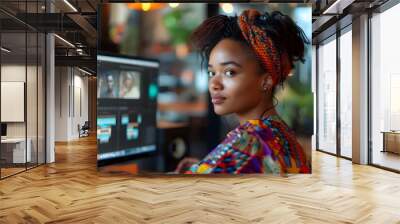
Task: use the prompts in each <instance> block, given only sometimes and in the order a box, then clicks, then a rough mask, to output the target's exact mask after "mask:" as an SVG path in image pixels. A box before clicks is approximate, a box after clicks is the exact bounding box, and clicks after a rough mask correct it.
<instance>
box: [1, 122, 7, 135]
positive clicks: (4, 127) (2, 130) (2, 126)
mask: <svg viewBox="0 0 400 224" xmlns="http://www.w3.org/2000/svg"><path fill="white" fill-rule="evenodd" d="M6 136H7V124H6V123H1V137H6Z"/></svg>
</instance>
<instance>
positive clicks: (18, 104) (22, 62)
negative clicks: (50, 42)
mask: <svg viewBox="0 0 400 224" xmlns="http://www.w3.org/2000/svg"><path fill="white" fill-rule="evenodd" d="M25 41H26V33H25V32H19V33H17V32H15V33H14V32H8V33H5V32H3V33H2V34H1V46H2V47H3V49H7V50H6V51H5V50H1V54H2V55H1V122H2V124H3V129H4V132H3V133H2V140H1V161H2V164H1V165H2V170H1V173H2V177H5V176H9V175H12V174H15V173H17V172H21V171H23V170H25V163H26V161H27V158H28V160H29V158H30V151H29V150H28V151H26V120H25V89H26V69H27V67H26V43H25ZM28 149H29V148H28Z"/></svg>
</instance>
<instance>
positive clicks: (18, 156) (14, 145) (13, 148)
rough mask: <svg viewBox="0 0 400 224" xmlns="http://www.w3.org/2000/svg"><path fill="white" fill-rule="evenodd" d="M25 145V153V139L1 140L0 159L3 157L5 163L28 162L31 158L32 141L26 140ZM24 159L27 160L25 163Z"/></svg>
mask: <svg viewBox="0 0 400 224" xmlns="http://www.w3.org/2000/svg"><path fill="white" fill-rule="evenodd" d="M27 143H28V144H27V147H26V151H25V138H5V139H1V147H2V148H1V157H3V159H5V160H6V163H25V162H30V161H31V158H32V154H31V145H32V141H31V139H30V138H28V139H27ZM25 152H26V154H25ZM11 154H12V155H11ZM3 155H4V156H3ZM11 158H12V159H11ZM25 158H27V161H25Z"/></svg>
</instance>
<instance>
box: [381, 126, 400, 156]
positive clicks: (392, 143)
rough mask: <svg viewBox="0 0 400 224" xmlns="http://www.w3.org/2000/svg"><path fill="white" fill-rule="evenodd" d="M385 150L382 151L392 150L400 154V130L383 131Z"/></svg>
mask: <svg viewBox="0 0 400 224" xmlns="http://www.w3.org/2000/svg"><path fill="white" fill-rule="evenodd" d="M381 133H382V134H383V150H382V152H392V153H397V154H400V131H382V132H381Z"/></svg>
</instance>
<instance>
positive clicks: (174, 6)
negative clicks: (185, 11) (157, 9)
mask: <svg viewBox="0 0 400 224" xmlns="http://www.w3.org/2000/svg"><path fill="white" fill-rule="evenodd" d="M168 5H169V7H171V8H176V7H178V6H179V3H168Z"/></svg>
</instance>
